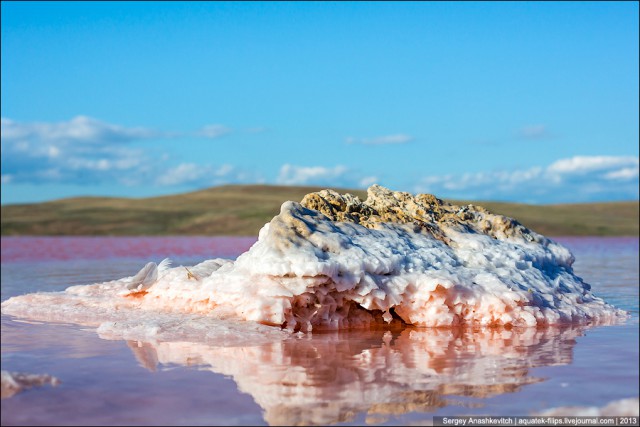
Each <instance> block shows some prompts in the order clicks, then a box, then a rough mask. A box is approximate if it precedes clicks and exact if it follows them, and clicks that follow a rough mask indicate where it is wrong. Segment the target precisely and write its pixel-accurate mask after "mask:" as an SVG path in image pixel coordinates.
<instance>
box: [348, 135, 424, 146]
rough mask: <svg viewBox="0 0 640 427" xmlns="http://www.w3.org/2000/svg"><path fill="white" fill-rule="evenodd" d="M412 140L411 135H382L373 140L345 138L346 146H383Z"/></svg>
mask: <svg viewBox="0 0 640 427" xmlns="http://www.w3.org/2000/svg"><path fill="white" fill-rule="evenodd" d="M411 140H413V137H412V136H411V135H406V134H403V133H399V134H395V135H383V136H377V137H374V138H354V137H352V136H350V137H348V138H346V140H345V141H346V142H347V144H365V145H385V144H404V143H406V142H409V141H411Z"/></svg>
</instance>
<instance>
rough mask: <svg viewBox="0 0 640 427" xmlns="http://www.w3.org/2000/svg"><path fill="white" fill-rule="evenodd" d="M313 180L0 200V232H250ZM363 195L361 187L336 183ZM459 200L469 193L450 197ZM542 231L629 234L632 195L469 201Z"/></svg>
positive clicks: (633, 230)
mask: <svg viewBox="0 0 640 427" xmlns="http://www.w3.org/2000/svg"><path fill="white" fill-rule="evenodd" d="M320 189H321V187H280V186H269V185H228V186H221V187H213V188H209V189H206V190H202V191H196V192H192V193H185V194H179V195H173V196H163V197H152V198H144V199H128V198H108V197H80V198H70V199H61V200H56V201H52V202H45V203H33V204H20V205H5V206H2V208H1V209H2V235H3V236H9V235H114V236H135V235H226V236H242V235H244V236H250V235H257V233H258V230H260V228H261V227H262V226H263V225H264V224H265V223H266V222H268V221H269V220H271V218H272V217H273V216H274V215H276V214H277V213H278V212H279V210H280V205H281V204H282V202H284V201H286V200H295V201H300V200H301V199H302V197H303V196H304V195H305V194H307V193H309V192H312V191H318V190H320ZM336 191H339V192H341V193H344V192H350V193H352V194H355V195H358V196H359V197H360V198H362V199H365V198H366V192H365V191H361V190H344V189H336ZM452 202H453V203H456V204H459V205H465V204H468V203H470V202H469V201H452ZM471 203H473V204H475V205H480V206H484V207H486V208H487V209H489V210H490V211H493V212H495V213H500V214H503V215H507V216H510V217H513V218H515V219H517V220H518V221H520V222H521V223H522V224H524V225H525V226H527V227H529V228H531V229H533V230H535V231H537V232H539V233H542V234H546V235H551V236H559V235H564V236H569V235H593V236H637V235H638V206H639V204H638V202H637V201H636V202H611V203H585V204H562V205H526V204H516V203H500V202H479V201H473V202H471Z"/></svg>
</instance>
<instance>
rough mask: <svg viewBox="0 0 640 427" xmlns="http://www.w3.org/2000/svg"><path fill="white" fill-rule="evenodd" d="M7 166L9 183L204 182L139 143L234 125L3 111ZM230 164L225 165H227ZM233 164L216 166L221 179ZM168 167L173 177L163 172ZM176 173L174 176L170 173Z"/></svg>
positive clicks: (215, 132) (211, 134)
mask: <svg viewBox="0 0 640 427" xmlns="http://www.w3.org/2000/svg"><path fill="white" fill-rule="evenodd" d="M1 125H2V133H1V139H2V144H1V147H2V171H3V174H4V175H6V176H7V177H11V178H10V179H9V178H7V180H5V181H4V183H8V182H11V183H31V184H37V183H41V182H58V183H70V184H78V183H81V184H96V183H100V182H109V183H120V184H123V185H136V184H141V183H146V182H163V179H164V180H165V181H167V182H169V181H171V180H172V179H173V180H175V181H176V182H178V181H179V182H196V181H198V182H201V181H202V180H203V179H204V176H205V175H203V174H204V172H200V174H201V175H199V176H193V172H192V173H191V175H189V174H188V173H187V170H186V169H185V167H184V166H183V167H182V169H177V170H174V169H176V168H179V167H180V165H179V166H177V167H175V168H173V169H172V168H171V166H170V165H167V163H169V162H171V157H170V156H164V155H163V154H162V153H154V155H153V157H152V156H151V155H150V154H148V152H147V151H146V149H144V148H142V147H138V148H136V147H135V145H134V143H135V142H136V141H141V140H149V139H156V140H158V139H173V138H178V137H185V138H186V137H203V138H216V137H219V136H222V135H224V134H227V133H229V132H230V131H231V130H230V129H229V128H227V127H225V126H223V125H208V126H204V127H203V128H202V129H201V130H199V131H196V132H186V133H184V132H183V133H180V132H165V131H159V130H154V129H149V128H144V127H125V126H121V125H116V124H111V123H106V122H103V121H100V120H97V119H94V118H91V117H87V116H77V117H74V118H72V119H71V120H69V121H61V122H17V121H15V120H11V119H9V118H6V117H3V118H2V120H1ZM225 168H226V169H225ZM228 168H229V166H228V165H227V166H226V167H223V169H220V170H212V171H211V174H212V175H213V176H215V177H217V179H221V178H225V176H226V175H227V173H229V172H230V171H229V170H228ZM167 169H169V170H170V173H171V174H173V175H170V177H169V178H162V177H163V176H164V175H166V172H165V171H166V170H167ZM171 176H173V178H171Z"/></svg>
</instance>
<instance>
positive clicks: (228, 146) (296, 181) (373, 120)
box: [1, 1, 640, 204]
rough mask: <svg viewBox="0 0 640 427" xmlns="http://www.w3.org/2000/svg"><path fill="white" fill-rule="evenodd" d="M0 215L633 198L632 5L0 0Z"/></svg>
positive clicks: (635, 170) (635, 181)
mask: <svg viewBox="0 0 640 427" xmlns="http://www.w3.org/2000/svg"><path fill="white" fill-rule="evenodd" d="M1 7H2V27H1V32H2V52H1V56H2V58H1V59H2V62H1V71H2V74H1V85H2V88H1V89H2V90H1V110H2V132H1V139H2V187H1V189H2V190H1V196H2V204H15V203H30V202H40V201H46V200H53V199H58V198H63V197H73V196H85V195H93V196H118V197H151V196H158V195H165V194H175V193H181V192H186V191H195V190H199V189H203V188H208V187H211V186H216V185H223V184H248V183H264V184H280V185H319V186H325V187H333V188H336V187H340V188H367V187H368V186H369V185H371V184H373V183H378V184H381V185H384V186H386V187H389V188H391V189H393V190H397V191H406V192H410V193H432V194H435V195H436V196H438V197H440V198H449V199H466V200H499V201H515V202H522V203H535V204H547V203H573V202H591V201H617V200H638V145H639V134H638V128H639V124H638V117H639V111H638V106H639V103H640V101H639V87H638V81H639V73H638V51H639V48H638V40H639V38H640V37H639V33H638V19H639V18H638V16H639V13H638V12H639V11H638V2H586V3H580V2H559V3H555V2H518V3H516V2H487V3H484V2H407V3H401V2H353V3H351V2H309V3H304V2H194V3H189V2H179V3H178V2H175V3H174V2H139V3H136V2H87V3H82V2H69V3H66V2H43V3H39V2H4V1H3V2H2V5H1Z"/></svg>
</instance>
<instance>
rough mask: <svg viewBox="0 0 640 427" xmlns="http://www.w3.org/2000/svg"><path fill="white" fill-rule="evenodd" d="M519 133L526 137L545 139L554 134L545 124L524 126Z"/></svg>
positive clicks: (520, 135)
mask: <svg viewBox="0 0 640 427" xmlns="http://www.w3.org/2000/svg"><path fill="white" fill-rule="evenodd" d="M517 134H518V136H519V137H521V138H524V139H545V138H550V137H551V136H553V135H552V134H551V132H549V130H548V129H547V127H546V126H545V125H528V126H524V127H523V128H522V129H520V130H519V131H518V132H517Z"/></svg>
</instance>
